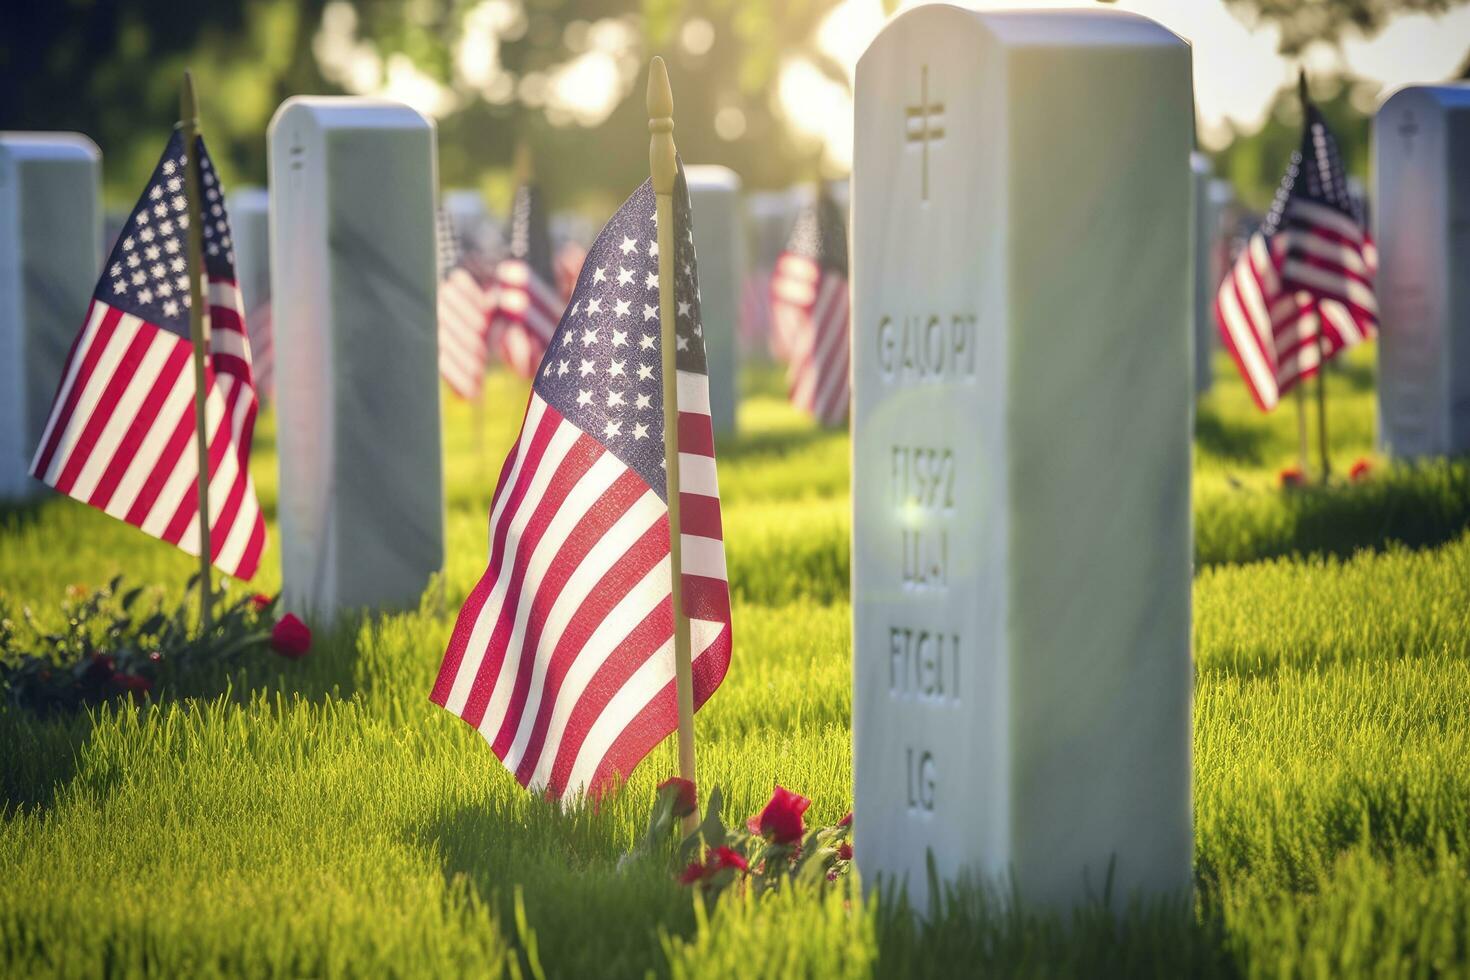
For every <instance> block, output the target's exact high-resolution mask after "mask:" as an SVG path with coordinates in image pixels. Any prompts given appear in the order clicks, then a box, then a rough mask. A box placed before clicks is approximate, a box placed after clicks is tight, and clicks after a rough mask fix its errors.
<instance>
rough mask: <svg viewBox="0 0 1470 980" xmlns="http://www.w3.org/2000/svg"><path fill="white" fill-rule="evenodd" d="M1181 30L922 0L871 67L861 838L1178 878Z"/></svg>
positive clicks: (1162, 885)
mask: <svg viewBox="0 0 1470 980" xmlns="http://www.w3.org/2000/svg"><path fill="white" fill-rule="evenodd" d="M1193 117H1194V107H1193V101H1192V88H1191V77H1190V52H1189V48H1188V46H1187V45H1186V44H1185V43H1184V42H1183V41H1181V40H1180V39H1179V38H1178V37H1176V36H1174V35H1173V34H1171V33H1169V32H1168V31H1167V30H1165V29H1163V28H1162V27H1160V26H1159V25H1158V24H1155V23H1154V22H1152V21H1149V20H1146V19H1144V18H1142V17H1138V16H1135V15H1132V14H1125V13H1119V12H1114V11H1104V10H1088V11H1057V12H1051V11H1045V12H1043V11H1038V12H974V11H969V10H963V9H960V8H957V7H951V6H939V5H935V6H924V7H919V8H916V9H914V10H911V11H909V12H906V13H904V14H902V15H900V16H899V17H897V18H896V19H894V20H892V21H890V22H889V24H888V25H887V26H886V27H885V28H884V29H883V31H882V33H881V34H879V36H878V37H877V38H876V39H875V40H874V42H873V43H872V45H871V46H870V47H869V48H868V50H867V52H866V53H865V54H864V55H863V57H862V59H861V60H860V62H859V63H858V67H857V79H856V118H857V130H856V139H855V146H854V150H855V153H854V156H855V162H854V166H853V177H852V180H853V206H852V214H853V230H852V256H853V267H852V283H853V301H854V302H853V321H852V322H853V332H854V336H853V375H854V384H855V387H854V414H853V420H852V433H853V511H854V513H853V562H852V568H853V587H852V595H853V672H854V697H853V742H854V746H853V752H854V760H853V761H854V768H855V776H854V784H855V785H854V792H855V797H856V799H855V804H856V806H855V814H854V815H855V822H854V834H855V838H854V845H855V847H856V849H857V860H858V861H859V863H860V864H861V866H862V868H863V870H864V872H865V874H866V875H867V876H868V880H872V878H873V877H874V876H884V877H888V878H890V879H896V880H906V881H907V883H908V887H909V889H910V894H911V896H913V897H914V898H915V900H916V901H917V902H918V903H919V904H920V905H921V906H922V905H923V904H924V901H925V895H926V891H927V880H926V870H925V868H926V864H925V860H926V854H928V853H932V854H933V857H934V861H935V862H936V866H937V868H938V870H939V872H940V874H941V875H942V876H943V877H945V878H946V879H953V878H955V877H957V876H961V875H975V876H978V877H981V878H984V879H989V880H991V881H993V882H1003V881H1004V876H1006V875H1007V874H1014V876H1015V882H1016V884H1017V885H1018V886H1019V889H1020V894H1021V897H1022V899H1023V900H1026V901H1036V902H1042V903H1053V904H1057V905H1067V904H1070V903H1073V902H1075V901H1077V900H1079V899H1080V898H1081V897H1083V896H1084V895H1085V894H1087V893H1088V892H1089V890H1090V891H1091V893H1093V894H1097V893H1099V892H1100V891H1101V889H1102V888H1103V885H1104V882H1105V880H1106V879H1107V877H1108V875H1109V870H1110V868H1112V871H1113V888H1114V893H1115V895H1116V896H1117V897H1118V898H1119V899H1120V900H1121V899H1122V898H1123V897H1124V896H1127V895H1129V894H1130V893H1133V892H1135V891H1137V892H1142V893H1166V892H1176V891H1179V890H1184V889H1188V887H1189V885H1190V880H1191V861H1192V853H1193V848H1192V831H1191V810H1190V738H1191V731H1190V697H1191V673H1192V668H1191V661H1190V576H1191V567H1190V566H1191V554H1190V548H1191V538H1190V535H1191V531H1190V492H1189V487H1190V440H1191V433H1190V418H1191V404H1192V399H1193V391H1192V385H1191V374H1192V371H1191V362H1190V347H1191V344H1190V328H1189V323H1190V317H1191V310H1192V302H1193V297H1192V293H1191V290H1192V286H1191V279H1192V274H1191V268H1190V252H1191V241H1190V234H1191V232H1190V226H1191V216H1190V211H1191V208H1192V203H1191V191H1190V185H1191V177H1190V169H1189V161H1188V158H1189V151H1190V148H1191V146H1192V144H1193Z"/></svg>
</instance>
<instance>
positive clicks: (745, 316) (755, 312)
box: [740, 266, 775, 354]
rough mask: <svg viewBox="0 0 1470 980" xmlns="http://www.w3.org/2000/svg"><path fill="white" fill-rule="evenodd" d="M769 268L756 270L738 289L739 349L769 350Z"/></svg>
mask: <svg viewBox="0 0 1470 980" xmlns="http://www.w3.org/2000/svg"><path fill="white" fill-rule="evenodd" d="M774 272H775V270H774V269H773V268H772V267H771V266H766V267H764V268H760V269H756V270H755V271H753V272H751V273H750V274H749V275H747V276H746V277H745V282H744V283H743V284H742V285H741V287H740V349H741V351H743V352H748V353H752V354H754V353H757V352H761V351H768V350H769V349H770V347H769V344H770V339H769V338H770V335H771V275H772V273H774Z"/></svg>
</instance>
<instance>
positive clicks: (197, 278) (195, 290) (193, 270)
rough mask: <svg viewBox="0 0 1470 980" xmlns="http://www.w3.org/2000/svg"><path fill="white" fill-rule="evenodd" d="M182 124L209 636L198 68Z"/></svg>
mask: <svg viewBox="0 0 1470 980" xmlns="http://www.w3.org/2000/svg"><path fill="white" fill-rule="evenodd" d="M179 128H180V129H181V130H182V131H183V140H184V180H185V187H184V200H185V201H186V202H187V214H188V215H189V234H188V235H187V236H186V243H185V248H186V249H187V251H188V255H187V257H186V258H187V261H188V268H189V339H190V340H191V341H192V342H193V346H194V433H195V439H194V443H195V448H196V451H197V453H198V467H199V476H198V481H197V482H198V486H199V630H200V634H201V635H204V636H207V635H208V634H209V631H210V629H211V627H212V626H213V613H212V610H211V609H210V600H211V598H212V596H213V591H214V590H213V584H212V583H211V582H210V568H209V565H210V554H211V549H210V541H209V416H208V409H207V397H208V391H207V390H206V387H205V380H206V376H205V365H204V358H205V356H206V351H207V348H208V345H209V326H208V320H207V317H206V314H207V312H208V311H207V308H206V304H208V302H209V298H208V296H206V295H205V286H204V282H205V278H204V225H203V223H202V222H203V218H202V217H201V212H200V206H199V189H200V188H201V187H202V186H203V183H202V181H201V180H200V176H199V154H198V152H197V150H198V147H199V99H198V97H197V96H196V95H195V94H194V73H193V72H191V71H189V70H188V69H185V70H184V87H183V89H182V91H181V92H180V94H179Z"/></svg>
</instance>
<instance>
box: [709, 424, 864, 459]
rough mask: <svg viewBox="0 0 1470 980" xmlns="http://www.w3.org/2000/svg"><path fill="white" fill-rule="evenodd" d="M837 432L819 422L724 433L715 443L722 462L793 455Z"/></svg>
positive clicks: (716, 451)
mask: <svg viewBox="0 0 1470 980" xmlns="http://www.w3.org/2000/svg"><path fill="white" fill-rule="evenodd" d="M834 434H836V433H835V431H834V430H832V429H823V428H819V427H817V426H816V425H811V426H803V427H802V428H800V429H786V430H778V431H767V432H759V433H752V434H749V435H739V436H722V437H720V440H719V442H718V444H717V445H716V447H715V453H716V455H717V456H718V458H719V459H720V461H721V462H734V461H736V460H746V459H755V458H758V457H761V456H789V455H792V454H793V453H798V452H800V451H802V450H803V449H806V448H807V447H809V446H811V445H812V444H813V443H818V442H825V441H826V440H827V439H829V438H831V437H832V436H833V435H834Z"/></svg>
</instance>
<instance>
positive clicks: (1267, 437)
mask: <svg viewBox="0 0 1470 980" xmlns="http://www.w3.org/2000/svg"><path fill="white" fill-rule="evenodd" d="M1194 440H1195V443H1196V444H1197V445H1198V447H1199V449H1200V451H1201V452H1203V453H1206V454H1208V455H1210V456H1215V457H1218V458H1220V459H1227V460H1230V461H1232V462H1235V463H1239V464H1241V465H1243V466H1244V465H1248V466H1262V465H1264V464H1265V462H1266V449H1267V446H1268V445H1269V444H1270V442H1271V432H1270V430H1269V429H1267V428H1266V427H1265V426H1263V425H1261V424H1260V423H1259V422H1258V421H1256V420H1255V419H1251V420H1250V421H1249V422H1242V421H1241V420H1239V419H1235V418H1226V417H1224V416H1222V415H1220V414H1219V413H1218V412H1214V411H1208V410H1201V411H1200V412H1199V414H1198V415H1196V416H1195V419H1194Z"/></svg>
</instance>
